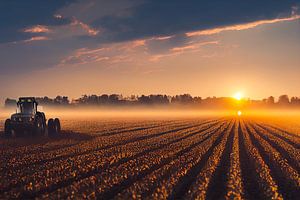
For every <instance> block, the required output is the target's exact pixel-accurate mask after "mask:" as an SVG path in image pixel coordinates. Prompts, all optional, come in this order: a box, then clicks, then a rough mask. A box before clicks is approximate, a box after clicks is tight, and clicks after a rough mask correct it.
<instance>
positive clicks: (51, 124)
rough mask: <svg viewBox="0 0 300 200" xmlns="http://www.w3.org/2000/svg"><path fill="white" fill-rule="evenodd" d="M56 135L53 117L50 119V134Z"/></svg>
mask: <svg viewBox="0 0 300 200" xmlns="http://www.w3.org/2000/svg"><path fill="white" fill-rule="evenodd" d="M53 135H55V124H54V120H53V119H52V118H51V119H49V120H48V136H53Z"/></svg>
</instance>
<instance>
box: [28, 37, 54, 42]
mask: <svg viewBox="0 0 300 200" xmlns="http://www.w3.org/2000/svg"><path fill="white" fill-rule="evenodd" d="M41 40H49V38H48V37H45V36H36V37H32V38H30V39H28V40H24V41H23V42H33V41H41Z"/></svg>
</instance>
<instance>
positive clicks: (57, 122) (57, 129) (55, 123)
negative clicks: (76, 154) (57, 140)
mask: <svg viewBox="0 0 300 200" xmlns="http://www.w3.org/2000/svg"><path fill="white" fill-rule="evenodd" d="M54 126H55V133H56V134H60V131H61V126H60V121H59V119H58V118H55V119H54Z"/></svg>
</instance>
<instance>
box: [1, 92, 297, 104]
mask: <svg viewBox="0 0 300 200" xmlns="http://www.w3.org/2000/svg"><path fill="white" fill-rule="evenodd" d="M36 100H37V102H38V103H39V104H40V105H44V106H80V105H91V106H94V105H198V106H200V105H205V106H218V107H221V106H223V107H224V106H225V107H226V106H231V105H232V104H234V103H235V100H234V99H233V98H231V97H207V98H201V97H199V96H196V97H193V96H192V95H190V94H181V95H175V96H170V95H165V94H151V95H141V96H138V95H131V96H127V97H123V96H122V95H120V94H102V95H95V94H93V95H82V96H81V97H80V98H77V99H72V100H70V99H69V97H67V96H56V97H55V98H49V97H47V96H45V97H36ZM241 102H242V103H243V104H245V105H250V106H276V105H278V106H290V105H299V106H300V98H299V97H291V98H289V96H288V95H281V96H279V98H278V100H277V101H276V100H275V97H273V96H270V97H268V98H265V99H262V100H250V99H244V100H242V101H241ZM16 103H17V100H16V99H11V98H7V99H6V100H5V107H11V106H15V105H16Z"/></svg>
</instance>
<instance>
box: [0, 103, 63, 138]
mask: <svg viewBox="0 0 300 200" xmlns="http://www.w3.org/2000/svg"><path fill="white" fill-rule="evenodd" d="M17 106H18V109H17V112H16V113H15V114H13V115H11V118H10V119H7V120H6V121H5V126H4V129H5V130H4V134H5V136H6V137H11V136H13V135H14V136H21V135H25V133H27V134H28V133H29V134H32V135H34V136H38V135H46V134H47V132H48V136H54V135H58V134H60V131H61V126H60V121H59V119H58V118H55V119H49V120H48V125H47V124H46V116H45V114H44V113H43V112H38V110H37V106H38V103H37V102H36V100H35V98H34V97H21V98H19V101H18V102H17Z"/></svg>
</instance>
